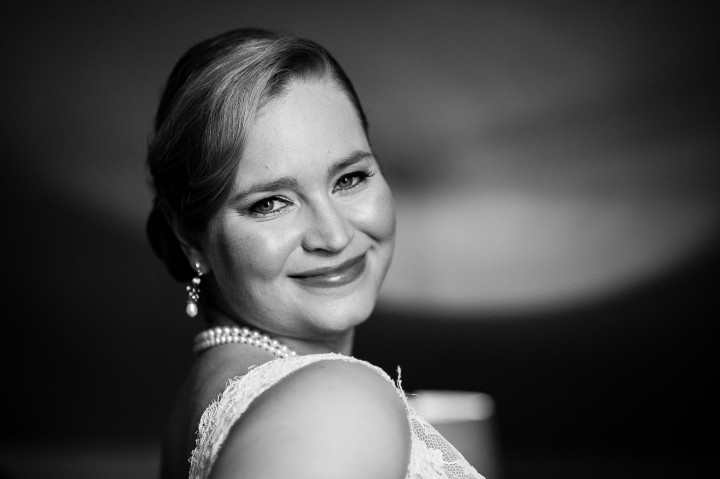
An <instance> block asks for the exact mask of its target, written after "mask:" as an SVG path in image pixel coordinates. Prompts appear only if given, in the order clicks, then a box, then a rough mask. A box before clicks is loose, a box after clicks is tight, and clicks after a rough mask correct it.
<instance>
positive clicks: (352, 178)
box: [333, 171, 372, 191]
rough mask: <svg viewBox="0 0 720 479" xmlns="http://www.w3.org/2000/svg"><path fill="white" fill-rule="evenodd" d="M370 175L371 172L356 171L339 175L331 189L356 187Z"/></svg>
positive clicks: (340, 189) (341, 189)
mask: <svg viewBox="0 0 720 479" xmlns="http://www.w3.org/2000/svg"><path fill="white" fill-rule="evenodd" d="M370 176H372V172H364V171H356V172H354V173H348V174H347V175H343V176H341V177H340V178H339V179H338V180H337V182H336V183H335V188H334V189H333V191H338V190H339V191H343V190H345V191H347V190H352V189H353V188H357V186H358V185H360V184H361V183H363V182H364V181H365V180H366V179H367V178H368V177H370Z"/></svg>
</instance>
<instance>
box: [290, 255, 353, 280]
mask: <svg viewBox="0 0 720 479" xmlns="http://www.w3.org/2000/svg"><path fill="white" fill-rule="evenodd" d="M365 264H366V257H365V254H362V255H360V256H358V257H357V258H353V259H350V260H348V261H345V262H344V263H340V264H339V265H337V266H330V267H327V268H318V269H313V270H310V271H305V272H302V273H299V274H294V275H290V277H291V278H292V279H294V280H295V281H298V282H300V283H301V284H303V285H306V286H312V287H316V288H334V287H337V286H343V285H346V284H348V283H352V282H353V281H355V280H356V279H358V278H359V277H360V276H362V274H363V272H364V271H365Z"/></svg>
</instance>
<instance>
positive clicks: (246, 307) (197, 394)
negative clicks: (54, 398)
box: [163, 79, 410, 479]
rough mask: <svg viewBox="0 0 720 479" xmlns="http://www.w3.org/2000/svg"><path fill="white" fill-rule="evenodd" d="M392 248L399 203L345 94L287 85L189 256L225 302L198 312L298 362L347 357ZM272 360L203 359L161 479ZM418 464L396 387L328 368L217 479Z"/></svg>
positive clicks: (275, 397) (242, 353)
mask: <svg viewBox="0 0 720 479" xmlns="http://www.w3.org/2000/svg"><path fill="white" fill-rule="evenodd" d="M394 240H395V213H394V206H393V200H392V195H391V193H390V189H389V188H388V185H387V183H386V182H385V179H384V178H383V176H382V172H381V171H380V168H379V165H378V163H377V161H376V159H375V157H374V156H373V155H372V150H371V149H370V145H369V143H368V140H367V137H366V135H365V132H364V130H363V128H362V125H361V122H360V119H359V118H358V115H357V113H356V111H355V109H354V108H353V106H352V104H351V103H350V101H349V99H348V97H347V95H346V93H344V92H343V91H342V90H341V89H340V88H338V86H337V85H336V84H335V83H334V82H333V81H331V80H323V79H318V80H309V81H308V80H306V81H300V82H296V83H294V84H291V85H290V87H289V88H288V90H287V91H286V92H285V93H284V94H283V95H281V96H280V97H278V98H276V99H274V100H272V101H270V102H269V103H267V104H266V105H265V106H264V107H263V108H262V109H261V111H260V112H259V115H258V116H257V118H256V120H255V122H254V124H253V126H252V128H251V130H250V132H249V137H248V143H247V146H246V149H245V151H244V153H243V157H242V158H241V160H240V164H239V166H238V173H237V177H236V178H235V184H234V188H233V191H232V193H231V195H230V198H229V199H228V201H227V202H226V204H225V206H224V207H223V208H222V209H221V210H220V211H219V212H218V213H217V215H215V216H214V217H213V218H212V219H211V221H210V224H209V227H208V229H207V231H206V233H205V234H204V235H203V237H202V238H200V240H199V241H196V242H194V243H192V244H191V243H189V242H183V246H184V249H185V253H186V255H187V257H188V260H189V261H190V263H191V264H195V263H196V262H199V263H200V264H201V270H202V271H203V273H204V274H205V276H204V279H203V283H202V286H203V288H206V287H209V288H212V289H213V293H214V297H215V298H217V299H218V300H219V301H218V303H219V304H217V305H216V307H215V308H209V307H207V306H206V305H203V307H202V309H203V313H204V314H206V315H207V319H208V320H209V322H210V323H211V324H217V325H233V324H237V322H236V321H235V320H236V319H239V320H242V321H243V322H245V323H248V324H250V325H251V326H254V327H256V328H257V329H260V330H262V331H265V332H267V333H269V334H271V335H272V336H274V337H275V338H277V339H279V340H281V341H282V342H284V343H285V344H287V345H288V346H290V347H291V348H293V349H294V350H295V351H297V352H298V354H308V353H321V352H330V351H332V352H338V353H343V354H350V352H351V347H352V336H353V331H354V328H355V326H356V325H358V324H359V323H361V322H363V321H364V320H365V319H367V317H368V316H369V315H370V313H371V312H372V310H373V308H374V306H375V302H376V300H377V294H378V291H379V289H380V286H381V284H382V281H383V279H384V277H385V274H386V272H387V269H388V267H389V265H390V260H391V258H392V252H393V246H394ZM181 242H182V239H181ZM348 262H350V263H349V265H348ZM338 265H345V267H344V268H341V269H340V270H339V272H338V271H335V270H333V271H332V272H329V273H328V272H327V271H325V273H326V274H320V275H318V274H317V272H318V270H321V271H322V270H323V269H325V268H328V267H336V266H338ZM271 359H273V357H272V355H270V354H269V353H267V352H266V351H263V350H260V349H258V348H255V347H253V346H249V345H242V344H233V345H227V346H217V347H215V348H212V349H210V350H208V351H206V352H204V353H203V354H201V355H200V356H199V357H198V358H197V360H196V361H195V363H194V364H193V367H192V369H191V371H190V373H189V375H188V379H187V381H186V383H185V385H184V389H183V391H182V392H181V394H180V397H179V401H178V403H177V404H176V408H175V410H174V413H173V417H172V419H171V423H170V428H169V429H168V436H167V438H166V448H165V457H164V460H163V474H164V475H163V477H187V464H188V463H187V458H188V457H189V453H190V451H191V450H192V448H193V447H194V431H195V430H196V429H197V425H198V422H199V418H200V416H201V414H202V412H203V411H204V410H205V409H206V408H207V406H208V405H209V404H210V403H211V401H212V400H214V399H215V398H216V397H217V396H218V394H220V393H221V392H222V391H223V390H224V388H225V386H226V384H227V381H228V379H230V378H233V377H236V376H240V375H243V374H245V373H246V372H247V371H248V368H249V367H250V366H252V365H259V364H262V363H264V362H267V361H269V360H271ZM409 453H410V434H409V424H408V422H407V418H406V411H405V406H404V404H403V403H402V401H401V400H400V399H399V397H398V395H397V392H396V390H395V388H394V386H393V385H392V384H390V383H389V382H388V381H386V380H385V379H383V378H382V377H381V376H380V375H378V374H377V373H376V372H374V371H371V370H370V369H368V368H367V367H365V366H362V365H359V364H355V363H348V362H345V361H320V362H318V363H316V364H313V365H311V366H307V367H305V368H302V369H300V370H299V371H297V372H295V373H293V374H291V375H290V376H288V377H287V378H285V379H283V380H282V381H280V382H279V383H277V384H276V385H274V386H273V387H272V388H270V389H269V390H268V391H266V392H264V393H263V394H262V395H261V396H260V397H258V398H257V399H256V400H255V401H253V403H252V405H251V407H250V409H248V411H246V412H245V413H244V414H243V416H242V418H241V419H240V421H238V422H237V423H236V424H235V425H234V426H233V428H232V430H231V434H230V435H229V436H228V438H227V440H226V442H225V443H224V444H223V447H222V449H221V451H220V454H219V456H218V459H217V462H216V463H215V466H214V468H213V472H212V476H211V477H213V478H218V479H223V478H246V477H254V478H257V479H264V478H275V477H294V478H298V479H303V478H308V479H310V478H313V479H322V478H336V477H346V478H348V479H354V478H358V479H359V478H367V477H374V478H378V479H385V478H388V479H393V478H401V477H404V475H405V471H406V468H407V464H408V460H409Z"/></svg>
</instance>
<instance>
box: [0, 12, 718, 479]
mask: <svg viewBox="0 0 720 479" xmlns="http://www.w3.org/2000/svg"><path fill="white" fill-rule="evenodd" d="M713 18H714V17H713V16H712V15H711V14H710V11H709V7H708V5H705V4H703V3H699V2H676V3H670V2H622V3H620V2H618V3H613V2H548V1H541V2H443V3H440V2H437V3H436V2H425V3H418V2H397V3H392V4H390V5H385V4H384V3H383V2H362V3H342V2H326V3H324V2H312V3H311V4H310V3H308V4H303V2H213V3H212V4H209V3H208V4H207V5H205V4H200V3H197V4H194V3H191V2H185V3H177V2H152V3H149V4H148V3H145V2H125V3H122V4H120V3H118V4H96V3H92V2H47V1H46V2H28V3H27V4H25V6H24V7H22V8H18V7H16V8H14V9H12V10H10V11H8V12H6V13H5V14H4V15H3V19H2V21H1V22H2V24H1V25H0V26H1V27H2V33H1V34H0V35H2V36H1V38H2V40H3V43H2V44H3V57H2V58H3V67H2V75H1V76H0V86H2V88H1V89H0V91H1V93H0V94H1V95H2V105H3V110H2V111H3V115H2V120H1V121H2V129H1V131H0V146H1V147H2V164H3V170H2V171H3V174H2V192H3V195H2V200H3V205H4V208H3V209H2V211H3V216H4V221H3V225H4V226H3V235H2V237H3V252H4V257H3V258H2V261H3V264H4V265H5V267H4V268H3V269H4V276H5V281H4V282H3V283H4V285H5V286H4V291H5V295H4V300H5V305H6V307H5V313H6V314H5V316H4V322H5V324H6V325H7V330H6V333H5V335H3V337H4V342H5V347H4V348H2V351H3V353H2V359H3V364H4V368H3V379H4V381H3V397H4V398H5V401H4V404H5V406H4V412H5V421H4V424H5V434H4V436H3V439H2V443H1V444H0V451H2V452H0V477H11V478H16V477H17V478H20V477H153V474H154V473H155V470H156V468H157V454H158V447H159V438H160V435H161V432H162V429H163V424H164V421H165V419H166V415H167V412H168V405H169V403H170V402H171V399H172V396H173V394H174V391H175V390H176V388H177V387H178V386H179V384H180V382H181V380H182V377H183V374H184V370H185V369H186V368H187V366H188V365H189V363H190V361H191V354H190V351H189V345H190V343H191V341H192V337H193V335H194V334H195V333H196V332H197V331H198V330H199V329H200V327H201V325H200V324H198V323H196V322H194V321H192V320H189V319H187V318H186V317H185V316H184V314H183V309H184V286H183V285H179V284H176V283H174V282H173V281H172V280H171V279H170V277H169V275H168V274H167V273H166V271H165V270H164V267H163V266H162V265H161V264H160V263H159V262H158V261H157V260H156V259H155V258H154V257H153V255H152V253H151V251H150V250H149V246H148V245H147V242H146V240H145V237H144V230H143V228H144V219H145V217H146V215H147V212H148V211H149V205H150V195H149V193H148V190H147V187H146V184H145V181H146V179H145V172H144V166H143V161H144V148H145V144H146V137H147V134H148V133H149V131H150V125H151V119H152V115H153V114H154V109H155V107H156V105H157V100H158V96H159V91H160V88H161V87H162V84H163V82H164V80H165V77H166V75H167V74H168V73H169V71H170V68H171V67H172V64H173V63H174V62H175V60H176V59H177V58H178V57H179V55H180V54H182V52H183V51H184V50H185V49H186V48H188V47H189V46H190V45H191V44H193V43H194V42H196V41H198V40H200V39H203V38H205V37H207V36H210V35H213V34H215V33H219V32H221V31H224V30H227V29H229V28H234V27H236V26H263V27H268V28H276V29H282V30H285V31H290V32H293V33H296V34H299V35H301V36H307V37H309V38H313V39H316V40H318V41H319V42H321V43H322V44H324V45H326V46H327V47H329V48H330V50H331V51H332V52H333V53H334V54H335V56H336V57H337V58H338V59H339V61H340V62H341V63H342V64H343V65H344V66H345V67H346V69H347V70H348V73H349V75H350V77H351V78H353V79H354V81H355V83H356V87H357V89H358V91H359V93H360V96H361V98H362V99H363V101H364V104H365V106H366V109H367V110H368V116H369V118H370V122H371V124H372V134H373V144H374V147H375V149H376V151H377V152H378V154H379V155H380V156H381V158H382V160H383V162H384V167H385V168H386V173H387V176H388V178H389V180H390V182H391V185H392V186H393V188H394V191H395V193H396V197H397V201H398V217H399V230H398V245H397V253H396V255H397V261H396V264H395V266H394V268H393V270H392V272H391V273H390V276H389V277H388V281H387V285H386V289H385V293H384V294H385V295H384V296H383V298H382V301H381V303H380V305H379V307H378V309H377V311H376V313H375V314H374V315H373V317H372V318H371V319H370V320H369V321H368V323H367V324H366V325H363V326H362V327H361V328H360V329H359V331H358V335H357V347H356V351H355V353H356V355H357V356H358V357H362V358H365V359H368V360H370V361H373V362H375V363H377V364H378V365H380V366H382V367H383V368H385V369H386V370H387V371H388V372H390V373H393V372H394V371H395V369H396V366H397V365H401V366H402V368H403V386H404V387H405V389H406V390H408V391H413V390H417V389H432V388H435V389H438V388H440V389H460V390H473V391H482V392H485V393H487V394H490V395H491V396H492V397H493V399H494V400H495V403H496V405H497V409H496V414H495V416H494V418H493V420H494V422H495V426H496V430H497V434H498V438H497V440H498V444H499V451H500V453H501V466H502V469H501V471H502V477H504V478H506V479H513V478H524V477H533V478H538V477H553V478H559V477H568V478H570V477H591V478H592V477H601V476H603V477H604V476H608V475H612V476H614V477H670V476H671V475H672V476H678V475H679V476H682V477H694V476H701V475H702V476H705V475H707V474H708V472H711V471H713V470H717V467H716V465H715V464H714V463H711V452H712V451H715V449H716V448H715V445H714V442H712V441H711V439H708V436H710V437H712V436H713V434H714V431H715V425H716V424H717V421H716V419H717V418H716V413H715V408H714V407H713V406H714V404H711V401H712V402H714V401H713V400H714V398H715V396H714V394H713V393H711V386H712V385H713V383H714V382H715V381H716V379H717V367H716V366H715V363H716V358H715V356H716V354H715V345H716V342H717V341H716V338H717V336H716V334H715V332H714V328H713V327H712V326H714V324H713V323H714V321H715V317H716V316H717V287H718V270H719V267H720V261H719V260H720V258H719V253H718V252H719V250H718V245H719V242H720V234H719V228H718V227H719V225H720V211H719V210H720V201H718V199H719V198H718V196H720V190H719V189H718V186H719V183H718V180H719V179H720V168H719V167H718V151H719V148H718V141H717V127H718V123H719V122H718V111H720V110H719V109H718V106H720V105H719V104H718V93H717V85H718V84H719V83H718V80H719V78H718V74H717V72H716V67H717V47H716V46H715V42H716V40H717V33H716V27H715V25H714V22H713ZM508 198H510V199H511V200H512V201H510V200H508ZM428 205H435V206H437V208H428ZM488 205H489V206H488ZM538 205H540V206H538ZM428 225H430V226H428ZM441 226H443V227H447V226H450V228H448V229H447V230H444V229H442V228H441ZM481 472H482V471H481Z"/></svg>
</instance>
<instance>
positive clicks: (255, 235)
mask: <svg viewBox="0 0 720 479" xmlns="http://www.w3.org/2000/svg"><path fill="white" fill-rule="evenodd" d="M255 226H260V225H255ZM293 241H294V239H293V238H292V237H291V236H289V235H287V234H283V232H278V231H274V230H272V229H270V228H262V227H257V228H256V229H255V230H254V231H252V232H246V233H242V232H238V231H233V232H229V231H228V232H225V233H224V234H223V235H222V238H221V240H220V241H219V244H218V248H217V253H218V254H217V257H218V260H219V265H218V266H216V267H219V268H221V269H223V270H225V276H226V277H228V279H231V278H232V279H233V280H234V281H235V282H241V283H245V286H250V285H251V283H252V281H253V280H255V281H270V280H272V279H273V278H275V277H277V276H278V275H280V274H281V273H282V272H283V271H284V266H285V263H286V261H287V258H288V256H289V255H290V253H291V252H292V250H293Z"/></svg>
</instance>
